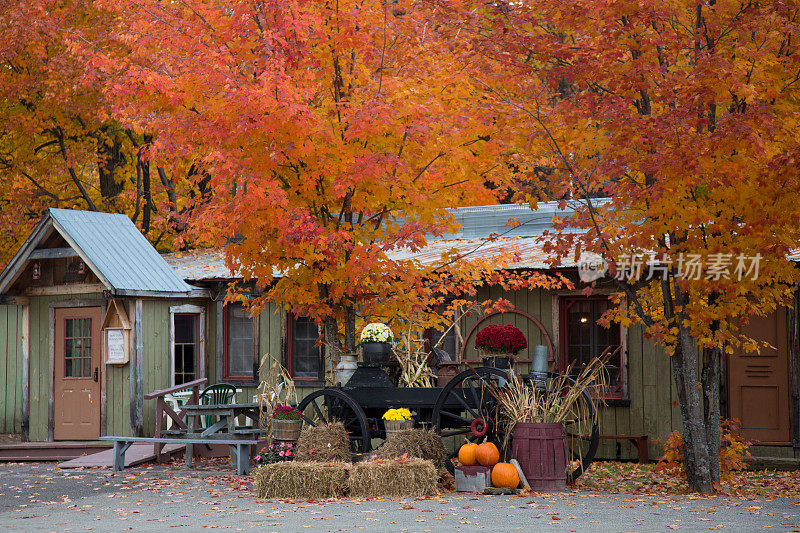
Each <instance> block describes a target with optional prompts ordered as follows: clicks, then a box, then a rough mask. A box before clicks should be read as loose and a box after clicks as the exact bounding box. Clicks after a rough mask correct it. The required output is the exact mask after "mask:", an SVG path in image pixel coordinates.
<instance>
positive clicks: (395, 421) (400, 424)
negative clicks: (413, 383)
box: [382, 408, 414, 440]
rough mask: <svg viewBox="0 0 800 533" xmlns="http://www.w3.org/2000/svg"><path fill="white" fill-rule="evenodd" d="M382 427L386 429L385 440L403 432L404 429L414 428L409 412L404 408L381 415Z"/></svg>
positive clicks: (390, 410)
mask: <svg viewBox="0 0 800 533" xmlns="http://www.w3.org/2000/svg"><path fill="white" fill-rule="evenodd" d="M382 418H383V425H384V427H385V428H386V440H389V437H391V436H392V435H394V434H395V433H397V432H398V431H403V430H404V429H412V428H413V427H414V420H413V419H412V418H411V411H409V410H408V409H405V408H400V409H389V410H388V411H386V412H385V413H383V417H382Z"/></svg>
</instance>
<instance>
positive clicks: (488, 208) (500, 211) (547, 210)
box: [443, 198, 610, 240]
mask: <svg viewBox="0 0 800 533" xmlns="http://www.w3.org/2000/svg"><path fill="white" fill-rule="evenodd" d="M593 201H594V202H595V203H596V204H605V203H607V202H609V201H610V199H608V198H595V199H594V200H593ZM450 212H451V213H453V215H454V216H455V218H456V220H457V221H458V223H459V224H461V229H460V230H459V231H458V232H456V233H454V234H448V235H445V236H443V239H444V240H452V239H481V238H487V237H489V235H492V234H496V235H500V236H503V237H536V236H538V235H541V234H542V233H544V231H545V230H550V229H552V228H553V217H559V218H565V217H567V216H569V215H571V214H572V213H574V212H575V208H574V207H573V202H569V201H568V202H567V205H566V207H565V208H564V209H561V208H559V202H540V203H539V204H538V205H537V206H536V210H535V211H534V210H531V208H530V207H529V206H528V205H527V204H525V205H517V204H503V205H483V206H474V207H457V208H453V209H451V210H450ZM512 218H515V219H517V221H518V222H519V225H518V226H509V225H508V221H509V219H512ZM575 231H579V230H575V229H568V230H565V233H566V232H575Z"/></svg>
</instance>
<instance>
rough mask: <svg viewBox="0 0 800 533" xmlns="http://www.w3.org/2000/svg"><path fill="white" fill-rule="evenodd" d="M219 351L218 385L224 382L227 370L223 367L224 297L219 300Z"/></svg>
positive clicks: (217, 361) (217, 354) (217, 362)
mask: <svg viewBox="0 0 800 533" xmlns="http://www.w3.org/2000/svg"><path fill="white" fill-rule="evenodd" d="M216 307H217V309H216V312H217V320H216V322H217V349H216V369H217V379H216V380H215V381H216V382H217V383H219V382H220V381H222V377H223V376H224V375H225V369H224V366H223V357H224V356H223V354H224V353H225V335H224V331H223V328H224V320H223V318H224V316H223V313H224V312H225V301H224V299H223V298H222V297H220V299H219V300H217V306H216Z"/></svg>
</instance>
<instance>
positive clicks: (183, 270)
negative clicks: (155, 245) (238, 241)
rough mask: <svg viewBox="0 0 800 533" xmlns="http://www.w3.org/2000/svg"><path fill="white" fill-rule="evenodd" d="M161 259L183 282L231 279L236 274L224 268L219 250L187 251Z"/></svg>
mask: <svg viewBox="0 0 800 533" xmlns="http://www.w3.org/2000/svg"><path fill="white" fill-rule="evenodd" d="M161 257H163V258H164V259H165V260H166V262H167V264H168V265H169V266H170V267H172V270H174V271H175V273H176V274H177V275H178V276H180V277H181V278H183V279H185V280H201V279H203V280H211V279H233V278H237V277H239V276H237V275H236V274H234V273H233V272H231V271H230V269H229V268H228V267H227V266H225V259H224V257H223V252H222V249H221V248H206V249H204V250H187V251H183V252H174V253H170V254H164V255H162V256H161Z"/></svg>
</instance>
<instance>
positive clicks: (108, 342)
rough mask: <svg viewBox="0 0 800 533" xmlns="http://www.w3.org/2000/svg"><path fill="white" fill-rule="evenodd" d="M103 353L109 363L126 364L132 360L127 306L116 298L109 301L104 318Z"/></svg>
mask: <svg viewBox="0 0 800 533" xmlns="http://www.w3.org/2000/svg"><path fill="white" fill-rule="evenodd" d="M102 328H103V353H104V356H105V362H106V364H107V365H124V364H126V363H127V362H128V361H129V360H130V344H131V342H130V339H131V323H130V321H129V320H128V315H127V313H125V306H124V304H122V303H118V302H117V301H116V300H111V301H110V302H109V303H108V309H107V310H106V316H105V318H103V326H102Z"/></svg>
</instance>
